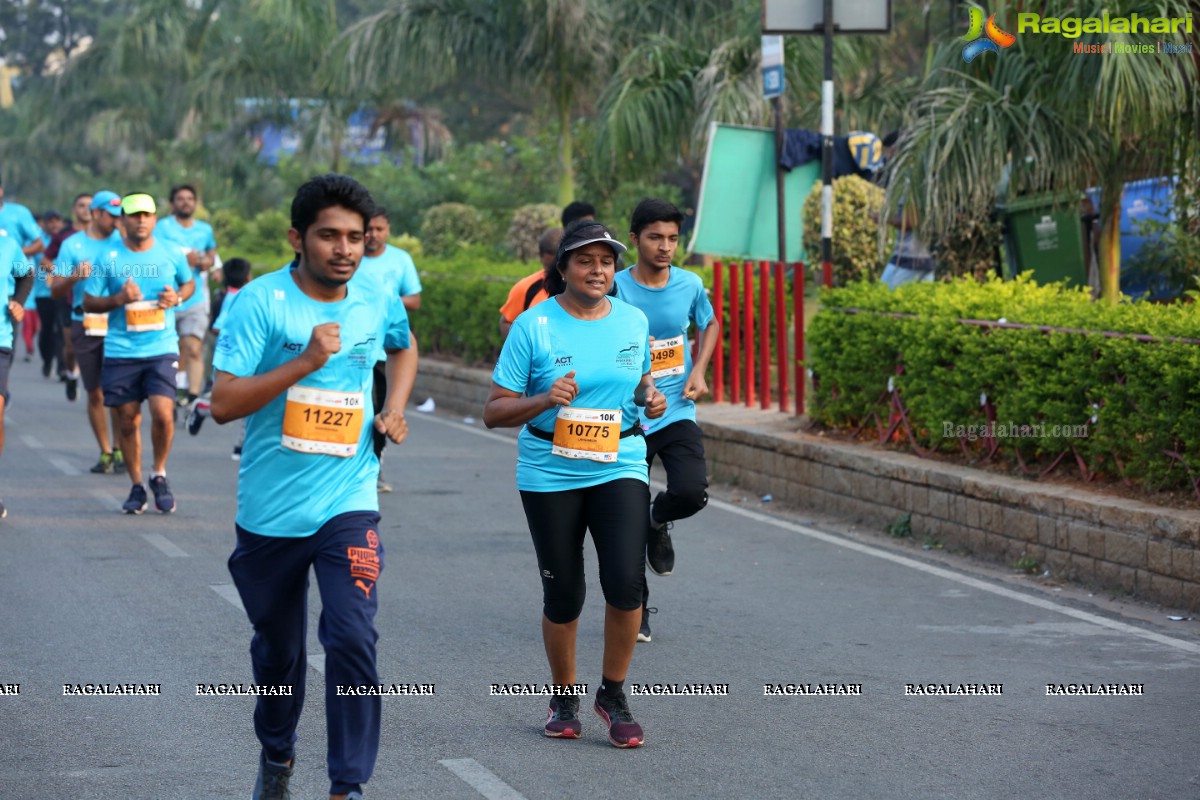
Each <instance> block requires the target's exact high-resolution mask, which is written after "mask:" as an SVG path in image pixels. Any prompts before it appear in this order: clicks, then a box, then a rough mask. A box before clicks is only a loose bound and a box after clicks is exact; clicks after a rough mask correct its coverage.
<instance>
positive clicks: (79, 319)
mask: <svg viewBox="0 0 1200 800" xmlns="http://www.w3.org/2000/svg"><path fill="white" fill-rule="evenodd" d="M82 196H83V195H81V197H82ZM88 197H89V198H90V203H89V204H90V207H91V208H90V210H91V221H90V222H89V223H88V227H87V229H86V230H80V231H77V232H76V233H74V234H73V235H71V236H70V237H68V238H67V239H66V240H65V241H64V242H63V243H62V246H61V247H60V248H59V250H58V259H57V264H56V266H55V268H54V286H53V288H52V295H53V297H54V299H55V301H56V302H58V301H65V302H67V303H68V305H69V306H70V309H71V330H70V342H71V349H72V352H73V353H74V359H75V367H74V375H73V376H69V379H70V380H75V379H80V378H81V379H82V380H83V391H84V392H85V393H86V394H87V416H88V422H89V423H90V424H91V426H92V433H93V434H94V435H95V437H96V444H98V445H99V446H100V460H99V461H97V462H96V464H95V465H94V466H93V467H92V470H91V471H92V472H94V473H97V474H109V473H112V472H116V471H118V470H120V471H124V469H125V459H124V456H123V455H122V453H121V449H120V447H116V448H115V449H114V447H113V440H114V439H115V438H116V437H117V435H118V432H119V431H120V430H121V427H120V417H119V416H118V414H117V410H116V409H115V408H110V409H109V410H108V413H107V415H106V413H105V410H104V389H103V387H102V386H101V382H100V376H101V372H102V370H103V367H104V339H105V337H106V336H107V335H108V317H109V315H108V314H84V313H83V293H84V288H85V286H86V284H87V281H88V279H89V278H90V276H91V275H93V274H96V275H99V274H101V272H102V271H103V270H105V269H109V270H111V269H112V268H113V265H112V264H111V263H109V262H107V261H106V258H107V257H108V254H109V253H110V252H112V250H113V248H114V247H115V246H116V245H118V244H120V242H121V234H120V232H118V231H117V220H118V219H119V218H120V215H121V198H120V197H119V196H118V195H117V193H116V192H110V191H107V190H105V191H101V192H97V193H96V195H95V196H94V197H93V196H91V195H88ZM69 386H70V384H68V388H69ZM68 396H69V395H68ZM108 416H111V417H112V436H111V437H110V436H109V427H108V422H109V420H108Z"/></svg>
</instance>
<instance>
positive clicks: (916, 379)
mask: <svg viewBox="0 0 1200 800" xmlns="http://www.w3.org/2000/svg"><path fill="white" fill-rule="evenodd" d="M821 302H822V310H821V311H820V313H818V314H817V316H816V317H815V319H814V320H813V322H812V325H811V327H810V329H809V333H808V342H809V348H810V349H809V364H810V367H811V368H812V370H813V392H812V395H811V401H810V414H811V416H812V418H813V419H814V420H816V421H818V422H820V423H823V424H825V425H827V426H830V427H833V428H840V429H847V430H854V429H862V428H865V427H870V426H872V425H876V426H878V428H879V429H880V430H881V432H886V431H887V430H889V429H891V428H892V426H893V425H898V426H900V430H899V433H900V434H902V436H901V438H904V439H906V440H907V441H908V443H909V444H910V445H911V446H912V447H913V448H914V449H915V450H917V452H918V453H921V452H923V451H924V452H927V451H941V452H943V453H959V454H961V455H962V456H963V457H964V458H965V459H967V460H972V461H973V460H977V459H980V458H983V459H987V458H990V457H992V456H993V455H996V454H1000V455H1005V456H1008V457H1011V458H1012V459H1013V460H1015V461H1016V462H1017V464H1019V465H1020V466H1021V467H1022V468H1023V470H1024V471H1025V472H1026V473H1027V474H1039V473H1044V472H1048V471H1049V470H1050V469H1053V468H1054V467H1055V466H1056V465H1057V464H1058V463H1060V462H1062V461H1064V460H1065V463H1069V464H1073V465H1076V466H1077V467H1078V468H1079V469H1080V472H1081V474H1082V475H1083V476H1084V477H1085V478H1087V479H1091V478H1093V477H1095V476H1097V475H1103V476H1105V477H1106V478H1122V479H1131V480H1136V481H1139V482H1140V483H1141V484H1142V485H1143V486H1144V487H1145V488H1147V489H1158V488H1179V487H1191V488H1193V489H1194V490H1195V491H1196V492H1197V495H1198V496H1200V414H1197V413H1196V409H1197V408H1200V344H1197V343H1194V342H1196V340H1197V332H1198V331H1200V308H1197V307H1196V306H1195V305H1194V304H1179V305H1171V306H1163V305H1157V304H1151V303H1123V304H1120V305H1116V306H1109V305H1106V304H1100V303H1094V302H1092V301H1091V300H1090V297H1089V295H1088V292H1087V290H1086V289H1084V288H1079V289H1065V288H1063V287H1062V286H1061V285H1058V284H1052V285H1049V286H1039V285H1037V284H1035V283H1034V282H1033V281H1032V280H1031V279H1030V278H1029V277H1028V274H1026V275H1024V276H1022V277H1020V278H1019V279H1017V280H1015V281H1008V282H1003V281H999V280H996V279H991V280H988V281H986V282H984V283H976V282H975V281H973V280H970V279H960V280H957V281H953V282H947V283H931V284H908V285H905V286H903V287H901V288H900V289H898V290H897V291H895V292H892V291H889V290H888V289H887V288H886V287H885V286H882V285H880V284H866V283H859V284H854V285H851V286H848V287H846V288H842V289H833V290H825V291H823V293H822V296H821ZM850 312H853V313H850ZM962 320H975V321H985V322H986V324H965V323H964V322H962ZM1011 323H1021V324H1024V325H1028V326H1052V327H1047V328H1046V329H1039V328H1037V327H1023V326H1022V327H1015V326H1011V325H1010V324H1011ZM1122 334H1124V335H1122ZM1139 337H1140V338H1139ZM905 423H907V428H905V427H904V425H905ZM989 426H991V427H990V428H989ZM989 430H990V431H991V433H993V434H994V435H995V436H994V441H990V440H988V439H987V438H986V437H984V436H982V433H984V432H986V431H989ZM972 434H977V435H972Z"/></svg>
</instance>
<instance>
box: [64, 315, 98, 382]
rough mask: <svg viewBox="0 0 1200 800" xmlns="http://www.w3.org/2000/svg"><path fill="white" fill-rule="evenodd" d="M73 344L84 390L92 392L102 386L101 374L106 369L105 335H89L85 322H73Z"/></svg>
mask: <svg viewBox="0 0 1200 800" xmlns="http://www.w3.org/2000/svg"><path fill="white" fill-rule="evenodd" d="M71 346H72V347H74V348H75V361H76V362H77V363H78V364H79V376H80V378H82V380H83V390H84V391H85V392H91V391H94V390H96V389H99V388H100V374H101V372H102V371H103V369H104V337H103V336H88V335H87V334H85V333H84V332H83V323H82V322H80V321H79V320H74V321H73V322H72V323H71Z"/></svg>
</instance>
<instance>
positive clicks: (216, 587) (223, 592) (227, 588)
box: [208, 583, 246, 614]
mask: <svg viewBox="0 0 1200 800" xmlns="http://www.w3.org/2000/svg"><path fill="white" fill-rule="evenodd" d="M208 588H210V589H212V590H213V591H214V592H216V593H217V594H219V595H220V596H221V597H224V598H225V599H226V600H228V601H229V602H230V603H232V604H233V605H234V606H236V607H237V608H238V609H240V610H241V612H242V613H243V614H245V613H246V607H245V606H244V605H242V597H241V595H239V594H238V590H237V587H236V586H234V585H233V584H232V583H210V584H209V585H208Z"/></svg>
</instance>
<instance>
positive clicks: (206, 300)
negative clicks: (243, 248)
mask: <svg viewBox="0 0 1200 800" xmlns="http://www.w3.org/2000/svg"><path fill="white" fill-rule="evenodd" d="M169 200H170V203H171V213H170V215H168V216H165V217H163V218H162V219H160V220H159V221H158V226H157V228H156V230H155V236H157V237H158V238H160V239H165V240H166V241H168V242H174V243H175V244H177V245H179V246H180V247H181V248H183V252H184V254H185V255H187V262H188V265H189V266H190V267H191V268H192V277H193V278H194V279H195V281H196V291H195V292H193V293H192V296H191V297H190V298H189V299H188V300H186V301H185V302H184V303H183V305H181V306H180V307H179V308H177V309H176V310H175V328H176V331H177V332H178V333H179V363H180V367H181V368H182V369H183V371H184V373H186V374H187V383H188V385H187V395H186V402H187V403H188V404H193V403H195V402H196V398H197V397H199V396H200V394H201V392H202V391H203V390H204V373H205V369H204V366H205V365H204V337H205V335H206V334H207V333H208V323H209V321H210V317H209V305H210V303H211V299H210V296H209V292H208V276H209V271H210V270H212V271H213V273H214V275H213V277H215V278H220V270H219V268H217V264H218V262H217V240H216V239H215V238H214V237H213V229H212V225H209V224H208V223H207V222H205V221H203V220H199V219H196V216H195V215H196V205H197V202H198V195H197V194H196V187H195V186H192V185H191V184H189V183H184V184H180V185H179V186H173V187H171V195H170V197H169ZM181 402H183V401H182V400H181Z"/></svg>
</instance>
